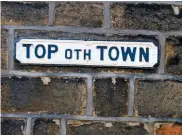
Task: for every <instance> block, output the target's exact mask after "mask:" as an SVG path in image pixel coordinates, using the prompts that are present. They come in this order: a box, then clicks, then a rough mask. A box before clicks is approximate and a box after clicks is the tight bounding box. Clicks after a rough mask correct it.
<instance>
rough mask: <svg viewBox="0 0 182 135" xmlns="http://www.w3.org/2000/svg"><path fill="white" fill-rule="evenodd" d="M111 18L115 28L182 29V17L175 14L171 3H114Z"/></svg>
mask: <svg viewBox="0 0 182 135" xmlns="http://www.w3.org/2000/svg"><path fill="white" fill-rule="evenodd" d="M111 20H112V21H111V22H112V27H114V28H122V29H148V30H161V31H170V30H182V22H181V17H180V16H176V15H175V14H174V11H173V9H172V7H171V5H157V4H119V3H114V4H113V5H112V6H111Z"/></svg>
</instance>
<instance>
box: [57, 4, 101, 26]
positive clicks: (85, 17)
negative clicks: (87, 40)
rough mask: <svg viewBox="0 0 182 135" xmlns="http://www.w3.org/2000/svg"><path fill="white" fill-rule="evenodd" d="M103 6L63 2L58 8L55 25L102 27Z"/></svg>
mask: <svg viewBox="0 0 182 135" xmlns="http://www.w3.org/2000/svg"><path fill="white" fill-rule="evenodd" d="M103 20H104V15H103V4H102V3H91V2H61V3H60V4H59V5H58V6H57V7H56V16H55V25H67V26H81V27H101V26H102V25H103Z"/></svg>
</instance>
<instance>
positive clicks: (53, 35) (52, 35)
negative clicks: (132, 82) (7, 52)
mask: <svg viewBox="0 0 182 135" xmlns="http://www.w3.org/2000/svg"><path fill="white" fill-rule="evenodd" d="M20 38H33V39H37V38H39V39H70V40H106V41H152V42H154V43H156V44H158V40H157V38H156V37H153V36H142V35H138V36H126V35H123V36H120V35H107V34H89V33H66V32H56V31H50V32H47V31H36V30H34V31H33V30H32V31H31V30H30V31H28V30H16V31H15V40H16V41H18V40H19V39H20ZM15 69H17V70H20V69H21V70H27V71H54V72H82V73H83V72H102V71H104V72H114V73H123V72H126V73H131V72H132V73H138V72H139V73H141V72H149V73H151V72H152V73H153V72H156V69H157V66H156V67H155V68H154V69H148V70H147V69H145V70H143V69H135V70H133V69H124V68H114V67H113V68H109V67H107V68H102V67H95V68H94V67H82V66H79V67H73V66H72V67H69V66H66V67H63V66H62V67H61V66H36V65H32V66H26V65H21V64H19V63H17V62H15Z"/></svg>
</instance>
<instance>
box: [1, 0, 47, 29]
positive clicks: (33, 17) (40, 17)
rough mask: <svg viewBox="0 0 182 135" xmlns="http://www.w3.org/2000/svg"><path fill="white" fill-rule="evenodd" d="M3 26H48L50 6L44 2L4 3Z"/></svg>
mask: <svg viewBox="0 0 182 135" xmlns="http://www.w3.org/2000/svg"><path fill="white" fill-rule="evenodd" d="M1 7H2V8H1V24H2V25H47V23H48V4H47V3H44V2H2V3H1Z"/></svg>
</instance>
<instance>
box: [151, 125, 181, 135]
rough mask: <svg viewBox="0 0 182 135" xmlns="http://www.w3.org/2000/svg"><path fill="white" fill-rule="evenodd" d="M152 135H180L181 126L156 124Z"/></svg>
mask: <svg viewBox="0 0 182 135" xmlns="http://www.w3.org/2000/svg"><path fill="white" fill-rule="evenodd" d="M154 135H182V124H169V123H166V124H161V125H160V124H156V125H155V133H154Z"/></svg>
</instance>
